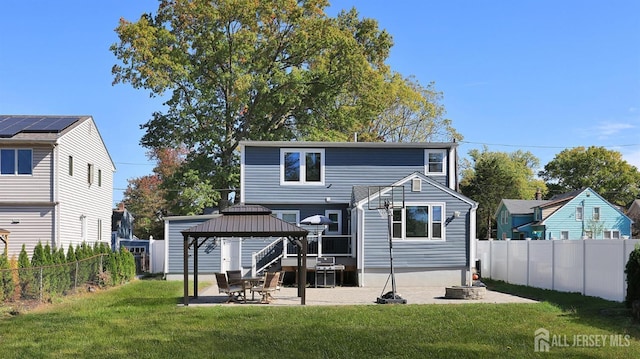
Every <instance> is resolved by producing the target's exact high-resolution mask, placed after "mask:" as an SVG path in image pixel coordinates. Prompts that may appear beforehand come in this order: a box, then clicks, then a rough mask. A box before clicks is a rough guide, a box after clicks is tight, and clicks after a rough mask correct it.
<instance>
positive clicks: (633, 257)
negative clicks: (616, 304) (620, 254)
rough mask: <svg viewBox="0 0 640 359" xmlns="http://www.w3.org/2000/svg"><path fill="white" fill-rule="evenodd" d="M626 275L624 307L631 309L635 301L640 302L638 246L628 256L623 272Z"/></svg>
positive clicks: (639, 257) (639, 247)
mask: <svg viewBox="0 0 640 359" xmlns="http://www.w3.org/2000/svg"><path fill="white" fill-rule="evenodd" d="M624 272H625V274H626V275H627V297H626V299H625V305H626V306H627V307H628V308H631V306H632V304H633V302H634V301H635V300H640V246H638V245H636V248H635V249H634V250H633V251H632V252H631V253H630V254H629V261H628V262H627V265H626V268H625V270H624Z"/></svg>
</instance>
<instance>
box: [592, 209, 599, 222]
mask: <svg viewBox="0 0 640 359" xmlns="http://www.w3.org/2000/svg"><path fill="white" fill-rule="evenodd" d="M596 212H597V213H598V218H596ZM600 212H601V211H600V207H593V210H592V212H591V219H593V220H594V221H599V220H600V217H601V213H600Z"/></svg>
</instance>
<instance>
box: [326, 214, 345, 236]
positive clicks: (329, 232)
mask: <svg viewBox="0 0 640 359" xmlns="http://www.w3.org/2000/svg"><path fill="white" fill-rule="evenodd" d="M330 214H337V215H338V222H337V224H338V230H337V231H330V230H329V226H327V229H326V230H325V232H324V233H325V234H342V211H341V210H339V209H327V210H325V211H324V215H325V216H327V217H329V215H330Z"/></svg>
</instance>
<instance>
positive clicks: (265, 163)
mask: <svg viewBox="0 0 640 359" xmlns="http://www.w3.org/2000/svg"><path fill="white" fill-rule="evenodd" d="M290 148H295V144H292V146H291V147H290ZM324 151H325V181H324V184H323V185H281V184H280V148H277V147H253V146H247V147H244V158H245V160H244V164H243V165H244V170H243V172H244V176H243V178H242V181H243V186H244V187H243V188H244V198H243V199H242V200H243V201H244V202H245V203H247V204H262V203H292V202H293V203H301V204H304V203H324V202H325V200H326V198H327V197H330V198H331V200H332V201H334V202H342V203H348V202H349V201H350V199H351V192H352V189H353V186H354V185H387V184H391V183H393V182H395V181H397V180H398V179H399V178H402V177H404V176H406V175H408V174H410V173H413V172H420V173H424V170H425V159H424V157H425V149H424V148H392V149H388V148H380V149H375V148H334V147H327V148H324ZM447 161H448V159H446V158H445V163H446V162H447ZM432 179H433V180H434V181H436V182H438V183H440V184H442V185H443V186H447V184H448V177H447V176H446V175H438V176H433V177H432ZM265 189H269V190H265ZM301 193H304V196H301Z"/></svg>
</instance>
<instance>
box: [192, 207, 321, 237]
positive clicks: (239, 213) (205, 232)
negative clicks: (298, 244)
mask: <svg viewBox="0 0 640 359" xmlns="http://www.w3.org/2000/svg"><path fill="white" fill-rule="evenodd" d="M221 213H222V216H218V217H215V218H212V219H210V220H208V221H206V222H203V223H200V224H198V225H196V226H193V227H191V228H188V229H186V230H184V231H182V232H181V233H182V234H183V235H188V236H190V237H195V238H202V237H207V238H210V237H275V236H280V237H281V236H287V237H289V236H291V237H303V236H306V235H307V234H308V233H309V232H308V231H307V230H305V229H303V228H300V227H298V226H296V225H294V224H291V223H289V222H285V221H283V220H281V219H279V218H276V217H274V216H272V215H271V210H270V209H268V208H266V207H263V206H259V205H245V204H239V205H235V206H231V207H229V208H227V209H225V210H222V211H221Z"/></svg>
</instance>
